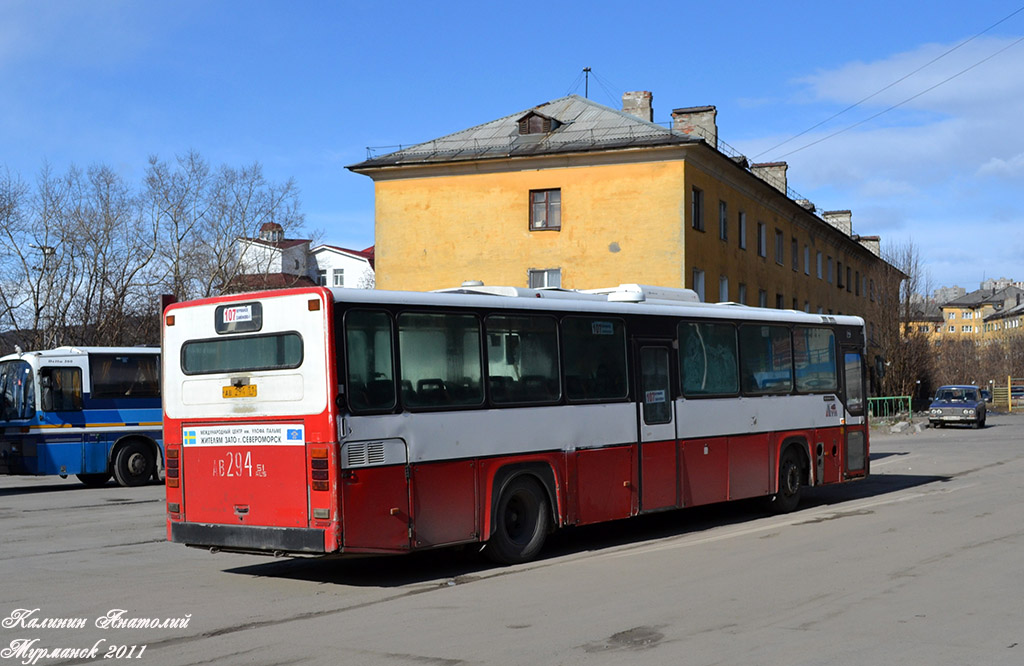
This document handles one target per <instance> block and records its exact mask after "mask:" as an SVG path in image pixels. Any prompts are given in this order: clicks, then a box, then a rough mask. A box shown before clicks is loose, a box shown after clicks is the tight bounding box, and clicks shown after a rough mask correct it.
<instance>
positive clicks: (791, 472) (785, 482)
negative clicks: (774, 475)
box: [770, 447, 804, 513]
mask: <svg viewBox="0 0 1024 666" xmlns="http://www.w3.org/2000/svg"><path fill="white" fill-rule="evenodd" d="M803 479H804V470H803V466H802V465H801V464H800V454H798V453H797V450H796V449H795V448H793V447H790V448H788V449H786V452H785V453H784V454H783V455H782V462H780V463H779V489H778V492H776V493H775V495H774V496H772V501H771V504H770V507H771V509H772V511H773V512H775V513H789V512H791V511H794V510H795V509H796V508H797V506H799V504H800V496H801V494H802V492H803Z"/></svg>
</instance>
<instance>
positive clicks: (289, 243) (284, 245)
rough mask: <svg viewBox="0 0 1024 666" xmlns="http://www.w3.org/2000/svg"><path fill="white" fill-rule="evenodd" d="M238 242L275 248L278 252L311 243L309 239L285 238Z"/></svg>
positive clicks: (246, 239) (252, 239)
mask: <svg viewBox="0 0 1024 666" xmlns="http://www.w3.org/2000/svg"><path fill="white" fill-rule="evenodd" d="M238 240H241V241H246V242H248V243H252V244H253V245H263V246H264V247H274V248H277V249H278V250H287V249H288V248H290V247H297V246H299V245H303V244H306V243H309V242H310V240H309V239H308V238H283V239H281V240H279V241H269V240H264V239H262V238H239V239H238Z"/></svg>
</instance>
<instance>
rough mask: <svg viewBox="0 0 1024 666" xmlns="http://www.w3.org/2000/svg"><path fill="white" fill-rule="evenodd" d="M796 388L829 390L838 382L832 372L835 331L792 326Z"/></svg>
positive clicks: (817, 391) (825, 391)
mask: <svg viewBox="0 0 1024 666" xmlns="http://www.w3.org/2000/svg"><path fill="white" fill-rule="evenodd" d="M793 354H794V370H795V372H796V390H797V391H798V392H800V393H833V392H835V391H836V389H837V388H838V386H839V379H838V373H837V372H836V341H835V335H834V334H833V333H832V331H830V330H829V329H827V328H804V327H803V326H797V327H796V328H794V329H793Z"/></svg>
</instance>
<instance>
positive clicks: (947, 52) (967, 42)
mask: <svg viewBox="0 0 1024 666" xmlns="http://www.w3.org/2000/svg"><path fill="white" fill-rule="evenodd" d="M1021 12H1024V7H1020V8H1018V9H1017V10H1015V11H1013V12H1011V13H1010V14H1008V15H1007V16H1004V17H1003V18H1001V19H999V20H998V21H996V22H995V23H993V24H992V25H990V26H989V27H987V28H985V29H984V30H982V31H981V32H979V33H978V34H976V35H974V36H973V37H969V38H968V39H965V40H964V41H962V42H960V43H959V44H957V45H956V46H954V47H953V48H951V49H949V50H948V51H946V52H945V53H942V54H941V55H939V56H936V57H935V58H932V59H931V60H929V61H928V62H926V63H925V64H923V65H921V66H920V67H918V68H917V69H915V70H914V71H912V72H910V73H909V74H906V75H904V76H901V77H900V78H898V79H896V80H895V81H893V82H892V83H890V84H889V85H887V86H885V87H883V88H880V89H879V90H876V91H875V92H873V93H871V94H870V95H868V96H867V97H864V98H863V99H860V100H858V101H856V102H854V103H853V104H851V105H850V106H848V107H846V108H845V109H843V110H842V111H837V112H836V113H834V114H832V115H831V116H829V117H828V118H826V119H824V120H822V121H821V122H820V123H817V124H815V125H812V126H810V127H808V128H807V129H805V130H804V131H802V132H800V133H799V134H794V135H793V136H791V137H789V138H788V139H786V140H785V141H783V142H782V143H777V144H775V145H774V146H772V147H771V148H768V149H767V150H763V151H761V152H760V153H758V154H757V155H755V156H754V158H753V159H757V158H758V157H761V155H764V154H765V153H769V152H771V151H773V150H775V149H776V148H779V147H781V146H784V145H786V144H787V143H789V142H790V141H793V140H794V139H798V138H800V137H802V136H803V135H804V134H807V133H808V132H811V131H813V130H816V129H817V128H819V127H821V126H822V125H824V124H825V123H827V122H829V121H831V120H834V119H835V118H838V117H839V116H841V115H843V114H844V113H846V112H847V111H850V110H852V109H855V108H857V107H858V106H860V105H861V104H863V103H864V102H866V101H868V100H869V99H871V98H873V97H877V96H878V95H880V94H882V93H883V92H885V91H886V90H888V89H889V88H892V87H893V86H895V85H896V84H898V83H902V82H903V81H905V80H907V79H909V78H910V77H911V76H913V75H914V74H917V73H918V72H920V71H921V70H922V69H925V68H926V67H929V66H930V65H932V64H934V63H935V62H937V61H939V60H941V59H942V58H945V57H946V56H948V55H949V54H950V53H952V52H953V51H956V50H957V49H959V48H960V47H962V46H965V45H967V44H969V43H970V42H972V41H974V40H975V39H977V38H978V37H981V36H982V35H984V34H985V33H986V32H988V31H989V30H992V29H993V28H995V27H996V26H998V25H1000V24H1001V23H1005V22H1006V21H1008V20H1010V19H1011V18H1013V17H1014V16H1016V15H1017V14H1019V13H1021ZM1015 43H1016V42H1015ZM1011 46H1012V44H1011ZM1004 50H1005V49H1004ZM1001 52H1002V51H1000V53H1001ZM982 62H984V60H983V61H982ZM977 64H981V63H976V65H977ZM974 66H975V65H972V66H971V67H969V68H968V69H971V68H973V67H974ZM964 71H967V70H964ZM962 73H963V72H960V74H962ZM956 76H959V74H956V75H954V76H952V77H950V79H952V78H956ZM950 79H946V80H947V81H948V80H950ZM943 83H945V81H943ZM939 85H941V84H939ZM933 87H935V86H933ZM931 89H932V88H929V89H928V90H931ZM924 92H928V91H927V90H925V91H924ZM922 94H923V93H922ZM915 97H916V95H915ZM911 99H914V97H911V98H910V99H907V100H904V101H903V102H901V103H900V104H905V103H906V102H909V101H910V100H911ZM896 106H899V104H898V105H896ZM896 106H893V107H890V108H889V109H886V111H890V110H892V109H894V108H896ZM882 113H885V111H883V112H882ZM879 115H881V114H876V115H874V116H872V117H871V118H868V119H867V120H871V119H872V118H877V117H878V116H879ZM862 122H866V121H862ZM858 124H861V123H858ZM856 126H857V125H852V126H851V127H848V128H846V129H851V128H852V127H856ZM842 131H844V132H845V131H846V130H842ZM838 133H839V132H837V134H838ZM829 136H835V135H834V134H833V135H829ZM825 138H828V137H825ZM823 140H824V139H822V141H823ZM815 143H817V142H815ZM808 145H810V146H812V145H814V144H813V143H812V144H808ZM806 147H807V146H804V148H806ZM798 150H803V148H798V149H797V150H794V151H792V152H789V153H786V155H792V154H793V153H795V152H797V151H798ZM786 155H782V157H785V156H786Z"/></svg>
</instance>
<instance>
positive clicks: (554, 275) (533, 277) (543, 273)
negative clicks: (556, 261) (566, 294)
mask: <svg viewBox="0 0 1024 666" xmlns="http://www.w3.org/2000/svg"><path fill="white" fill-rule="evenodd" d="M526 284H527V285H528V286H529V287H530V289H543V288H545V287H553V288H560V287H561V286H562V269H561V268H531V269H529V270H528V271H527V274H526Z"/></svg>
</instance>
